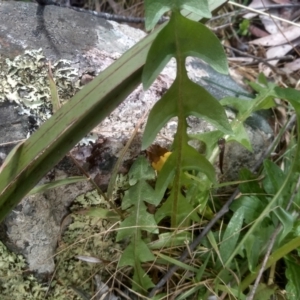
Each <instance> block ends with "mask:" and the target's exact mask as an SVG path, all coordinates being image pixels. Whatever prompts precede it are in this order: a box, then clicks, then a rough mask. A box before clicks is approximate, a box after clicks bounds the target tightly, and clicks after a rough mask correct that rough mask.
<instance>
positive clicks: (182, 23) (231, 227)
mask: <svg viewBox="0 0 300 300" xmlns="http://www.w3.org/2000/svg"><path fill="white" fill-rule="evenodd" d="M212 3H213V5H212ZM212 3H211V2H210V6H209V5H208V2H207V1H201V2H200V1H196V0H185V1H179V0H178V1H174V0H173V1H172V0H164V1H163V0H148V1H145V9H146V18H147V22H146V28H147V29H148V30H151V29H152V28H153V27H154V26H155V24H156V22H157V21H158V20H159V18H160V17H161V16H162V15H163V14H164V13H166V12H169V11H171V12H172V13H171V17H170V21H169V22H168V23H167V24H165V25H162V26H161V27H160V28H159V29H157V30H155V31H154V32H153V33H152V34H151V35H149V36H148V37H147V38H146V39H144V40H143V41H141V42H140V43H139V44H138V46H136V47H133V48H132V49H131V50H130V51H129V52H127V53H125V54H124V56H122V57H121V58H120V60H118V61H117V62H116V63H114V64H113V65H112V66H111V67H110V68H108V69H107V70H105V71H104V72H103V73H101V74H100V75H99V76H98V77H97V78H96V79H95V80H94V81H93V82H92V83H90V84H89V85H88V86H87V87H85V88H83V89H82V90H81V91H80V92H79V93H77V94H76V95H75V97H73V98H72V99H71V100H70V101H69V102H68V103H66V104H65V105H64V106H63V107H62V108H61V109H59V110H58V111H57V113H56V114H54V116H53V117H52V118H51V119H50V120H48V121H47V122H45V123H44V124H43V125H42V126H41V128H40V129H39V130H38V131H37V132H36V133H35V134H33V135H32V136H31V137H30V138H29V139H28V140H27V141H26V142H24V143H23V144H21V145H19V146H18V147H17V148H16V149H15V151H14V153H13V155H12V156H11V157H10V158H9V160H8V161H7V162H6V163H5V168H4V169H3V171H2V173H1V175H0V208H1V214H0V216H1V218H2V220H3V218H4V217H5V216H6V214H7V213H8V212H9V211H10V210H11V209H12V208H13V207H14V206H15V205H16V204H17V203H18V202H19V201H20V200H21V199H22V197H23V196H24V195H25V194H26V193H28V192H29V191H30V190H31V189H32V188H33V187H34V185H35V184H36V182H37V181H38V180H39V179H40V178H41V177H42V176H43V175H44V174H45V173H46V172H47V171H48V170H49V168H50V167H52V165H53V162H56V161H58V160H59V159H60V158H61V156H62V155H63V154H64V153H66V152H67V151H68V150H70V148H71V147H72V146H73V145H74V143H76V142H77V141H79V139H80V138H81V137H82V136H83V135H84V134H85V133H87V132H88V131H89V130H90V129H91V128H92V127H93V126H94V125H95V124H96V123H97V122H99V121H101V120H102V119H103V118H104V117H105V116H106V115H107V114H108V113H109V112H110V111H111V109H112V108H113V107H114V105H115V104H116V103H119V102H120V101H122V99H124V97H125V96H126V95H128V94H129V93H130V91H131V90H132V89H133V88H134V87H135V86H136V85H137V84H138V83H139V82H140V78H142V83H143V86H144V88H149V86H150V85H151V84H152V83H153V81H154V80H155V78H156V77H157V76H158V74H159V73H160V71H161V70H162V69H163V68H164V66H165V65H166V64H167V63H168V61H169V60H170V58H171V57H174V58H175V59H176V61H177V76H176V79H175V81H174V82H173V84H172V86H171V87H170V89H169V90H168V91H167V92H166V94H165V95H164V96H163V97H162V98H161V99H160V100H159V101H158V102H157V103H156V104H155V106H154V107H153V109H152V111H151V113H150V115H149V118H148V122H147V125H146V129H145V132H144V136H143V141H142V147H143V149H146V148H148V147H149V146H150V145H151V144H152V143H153V141H154V139H155V137H156V134H157V133H158V132H159V131H160V129H161V128H162V126H164V125H165V123H166V122H167V121H168V120H169V119H170V118H172V117H177V120H178V126H177V132H176V134H175V137H174V141H173V144H172V149H171V152H172V153H171V155H170V156H169V157H168V159H167V160H166V161H165V163H164V164H163V166H162V169H161V170H160V171H159V172H158V175H157V178H156V180H155V184H154V186H152V185H151V184H152V183H153V179H154V178H155V173H154V170H153V169H152V168H151V166H150V163H149V162H148V161H147V160H146V159H145V158H143V157H140V158H138V159H137V160H136V161H135V163H134V164H133V166H132V168H131V170H130V172H129V174H128V176H129V186H130V187H129V188H128V190H127V191H126V193H125V196H124V197H123V199H122V204H121V208H122V210H123V215H124V216H125V219H124V220H120V221H121V222H120V226H119V228H118V232H117V235H116V239H117V241H118V242H121V241H124V245H125V246H124V248H123V253H122V254H120V258H119V262H118V266H117V267H118V268H119V271H118V270H117V271H115V272H116V274H115V277H116V278H117V277H118V272H121V270H122V272H124V273H123V274H126V275H127V276H128V277H129V278H130V280H131V281H132V284H131V286H132V289H133V290H134V291H136V292H138V293H139V294H140V295H141V297H143V295H144V297H146V296H147V295H149V294H148V293H149V291H150V289H151V288H153V287H154V290H152V292H151V293H150V296H149V297H155V298H154V299H165V296H166V294H168V295H171V294H172V296H174V298H176V299H178V300H180V299H208V298H209V296H211V295H216V296H218V297H221V295H222V299H242V300H243V299H246V298H247V297H249V298H247V299H260V300H264V299H266V300H267V299H269V298H270V296H271V295H274V296H276V297H277V298H278V299H298V298H299V296H300V290H299V284H298V278H299V277H298V276H299V275H300V266H299V257H298V256H299V246H300V235H299V232H300V231H299V220H298V219H297V217H298V215H299V213H298V210H299V205H300V197H299V191H298V188H299V171H300V163H299V161H300V157H299V156H300V141H299V139H297V138H296V137H294V138H293V139H292V141H291V143H290V145H289V148H288V150H287V151H286V153H285V154H284V155H283V156H282V157H281V158H280V162H281V167H279V166H278V165H277V164H276V163H275V162H272V161H271V160H269V159H268V158H267V156H266V159H265V160H264V162H263V164H262V166H261V167H260V168H257V170H255V171H256V172H255V173H254V170H241V172H240V180H241V183H240V185H239V190H238V191H237V192H236V193H235V194H233V196H232V197H231V198H230V199H229V200H227V199H226V200H227V203H226V204H225V205H224V206H223V204H224V203H223V199H222V198H220V197H211V196H210V195H211V192H212V191H213V190H214V189H215V188H216V187H217V183H216V174H215V170H214V167H213V162H214V161H215V159H216V156H217V154H218V140H219V139H220V138H224V139H225V140H226V141H228V142H229V141H236V142H238V143H240V144H241V145H243V146H244V147H245V148H247V149H248V150H251V144H250V142H249V138H248V136H247V133H246V130H245V128H244V122H245V120H246V119H247V118H248V117H249V116H250V115H251V114H252V113H253V112H255V111H258V110H263V109H269V108H272V107H274V106H275V101H274V99H275V98H279V99H282V100H285V101H287V102H288V103H289V105H290V107H291V109H292V110H293V111H294V113H295V115H296V117H297V124H298V125H297V132H299V131H300V92H299V91H297V90H294V89H290V88H281V87H278V86H276V85H275V84H273V83H269V82H267V80H266V78H265V77H264V76H262V75H260V76H259V78H258V79H257V82H255V83H254V82H253V83H251V84H250V85H251V87H252V88H253V89H254V90H255V92H256V95H255V98H254V99H251V100H249V101H243V102H241V101H240V100H239V99H238V98H232V97H230V98H225V99H223V100H222V101H221V102H218V101H217V100H216V99H215V98H214V97H212V96H211V95H210V94H209V93H208V92H207V91H206V90H205V89H204V88H202V87H200V86H199V85H197V84H195V83H194V82H192V81H191V80H190V79H189V77H188V76H187V70H186V68H185V59H186V57H187V56H194V57H199V58H201V59H202V60H204V61H206V62H207V63H209V64H210V65H211V66H212V67H213V68H214V69H215V70H217V71H219V72H222V73H226V72H227V61H226V56H225V53H224V51H223V49H222V46H221V44H220V42H219V41H218V39H217V38H216V37H215V36H214V34H213V33H212V32H211V31H210V30H208V29H207V28H206V27H205V26H204V25H202V24H201V23H198V22H196V21H195V20H198V18H200V17H195V15H196V14H197V15H199V16H201V17H205V18H209V17H210V10H211V9H212V7H213V6H214V5H215V4H216V1H212ZM182 10H183V13H182ZM188 11H193V14H190V13H189V12H188ZM193 19H194V20H193ZM140 49H142V50H140ZM146 55H147V58H146ZM145 59H146V60H145ZM144 63H145V66H144V67H143V65H144ZM108 80H110V81H109V82H110V84H109V85H108V84H107V82H108ZM111 82H113V84H111ZM112 99H113V101H112ZM83 101H84V102H85V111H84V112H83V111H82V107H80V109H78V108H77V105H78V104H80V103H81V102H83ZM112 102H113V105H112ZM225 106H226V107H231V108H233V109H234V110H235V111H236V112H237V114H236V118H235V119H234V121H232V122H231V123H229V121H228V120H227V117H226V114H225V109H224V107H225ZM104 108H105V109H104ZM95 111H96V112H97V114H96V113H95ZM62 115H64V118H61V116H62ZM190 115H193V116H196V117H199V118H202V119H204V120H206V121H208V122H210V123H211V124H213V125H214V127H215V128H216V130H215V131H213V132H211V133H209V134H208V133H206V134H197V135H193V136H189V135H188V133H187V122H186V118H187V117H188V116H190ZM69 124H72V126H69V127H67V126H66V125H69ZM65 128H67V130H65ZM62 129H64V130H62ZM45 133H47V134H48V136H47V141H45V140H43V139H42V136H43V134H45ZM283 133H284V129H283V130H282V132H281V133H280V134H281V135H282V134H283ZM191 139H197V140H200V141H201V142H203V143H205V144H206V152H205V153H203V154H200V153H198V152H197V151H196V150H195V149H194V148H193V147H191V146H190V144H189V141H190V140H191ZM279 139H280V135H279ZM279 139H277V140H276V141H278V140H279ZM71 140H72V141H74V142H73V143H71V142H70V141H71ZM275 146H276V144H275V143H274V147H275ZM57 148H59V149H60V150H61V154H58V153H57V151H55V150H56V149H57ZM33 158H36V159H33ZM234 199H235V201H234V202H233V200H234ZM232 202H233V203H232ZM231 203H232V205H231V206H230V210H229V211H227V209H226V208H228V206H229V205H230V204H231ZM222 206H223V208H224V209H223V210H222V209H221V207H222ZM153 207H154V208H153ZM150 208H151V209H150ZM101 213H102V215H105V216H108V210H107V209H106V208H102V210H101ZM94 215H97V214H96V213H95V212H94ZM98 216H99V215H98ZM113 218H115V219H116V218H118V216H117V215H113ZM76 222H77V223H75V225H73V227H74V228H75V227H76V224H79V223H80V221H79V220H76ZM199 228H200V231H201V232H202V233H203V232H205V233H206V234H204V233H203V236H200V238H199V237H197V238H196V239H195V236H197V231H199ZM71 229H72V227H71ZM194 239H195V240H196V241H197V242H196V243H194V244H193V243H192V244H191V243H190V242H191V241H192V240H194ZM183 249H187V250H186V251H187V253H188V254H189V255H184V256H183V258H182V257H181V259H178V257H180V253H181V252H182V251H183ZM279 262H280V263H284V267H282V266H281V267H280V266H279V268H280V269H279V271H278V272H279V273H281V274H280V275H281V281H280V280H277V279H276V277H275V279H274V274H275V273H276V272H277V269H276V267H277V265H280V264H279ZM169 265H175V266H176V270H177V272H176V274H175V273H174V272H172V273H169V275H168V276H170V277H171V280H169V282H168V286H167V287H166V286H164V283H165V281H167V279H169V278H170V277H168V278H166V277H164V276H165V274H166V270H167V269H168V266H169ZM117 267H116V268H117ZM267 269H268V272H266V273H265V277H264V278H262V277H261V274H260V273H261V272H263V271H264V270H267ZM174 271H175V268H174ZM283 272H285V276H284V275H283ZM85 276H86V275H85ZM161 277H164V278H165V279H166V280H165V281H162V282H161V284H160V286H159V287H160V288H162V289H161V290H159V291H158V292H157V294H156V295H155V296H154V294H155V292H156V290H158V288H157V287H158V286H157V281H159V279H160V278H161ZM285 277H286V278H285ZM256 280H257V282H255V281H256ZM128 282H129V280H128ZM253 293H255V296H254V295H253V296H251V294H253ZM251 297H252V298H251ZM253 297H254V298H253Z"/></svg>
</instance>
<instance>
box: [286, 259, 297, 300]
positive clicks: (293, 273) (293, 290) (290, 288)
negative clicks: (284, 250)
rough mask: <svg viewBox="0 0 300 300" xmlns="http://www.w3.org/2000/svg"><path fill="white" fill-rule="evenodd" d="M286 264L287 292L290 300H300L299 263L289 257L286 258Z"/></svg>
mask: <svg viewBox="0 0 300 300" xmlns="http://www.w3.org/2000/svg"><path fill="white" fill-rule="evenodd" d="M284 261H285V264H286V270H285V276H286V278H287V284H286V287H285V289H286V292H287V294H288V295H289V298H288V299H289V300H298V299H299V295H300V284H299V278H300V265H299V262H298V261H297V260H296V259H294V258H293V257H292V255H288V256H286V257H285V258H284Z"/></svg>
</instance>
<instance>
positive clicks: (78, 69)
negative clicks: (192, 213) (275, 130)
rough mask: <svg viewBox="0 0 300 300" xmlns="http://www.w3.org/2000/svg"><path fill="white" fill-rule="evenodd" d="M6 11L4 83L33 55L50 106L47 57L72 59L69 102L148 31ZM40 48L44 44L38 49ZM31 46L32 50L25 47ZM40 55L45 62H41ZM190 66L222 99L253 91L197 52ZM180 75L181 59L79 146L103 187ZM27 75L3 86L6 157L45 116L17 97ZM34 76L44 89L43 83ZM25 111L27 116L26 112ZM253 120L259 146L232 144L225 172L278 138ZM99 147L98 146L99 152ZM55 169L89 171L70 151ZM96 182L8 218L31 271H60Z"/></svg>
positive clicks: (27, 10) (35, 200) (199, 125)
mask: <svg viewBox="0 0 300 300" xmlns="http://www.w3.org/2000/svg"><path fill="white" fill-rule="evenodd" d="M0 15H1V23H0V55H1V57H0V66H1V70H0V71H1V73H0V76H1V81H2V84H4V82H5V79H7V78H8V77H7V74H8V73H7V72H9V70H10V68H11V67H12V65H13V64H14V63H16V57H17V56H20V57H19V58H18V59H25V60H26V59H29V58H30V59H32V64H33V67H32V68H35V67H41V68H42V70H40V71H39V72H38V74H39V76H38V77H39V78H40V80H43V82H44V89H43V92H42V93H43V94H42V96H41V94H39V93H38V92H37V94H35V97H36V95H40V97H41V99H43V101H45V103H46V104H45V105H44V106H43V107H49V105H47V103H48V104H49V97H50V96H49V90H48V88H47V87H48V86H47V83H46V82H47V79H46V76H47V73H46V70H47V68H46V66H45V62H46V60H47V61H51V65H52V66H53V67H54V68H55V70H60V69H59V68H60V65H59V64H60V63H58V62H59V60H61V59H63V60H65V61H63V62H61V64H63V66H65V65H64V64H67V65H68V68H69V73H68V74H67V76H61V77H59V76H58V77H57V79H58V80H62V81H63V82H64V85H63V86H65V87H67V88H66V91H64V90H63V89H61V90H60V92H59V93H60V97H61V99H62V100H64V101H67V99H68V98H69V97H72V96H73V95H74V94H75V93H76V91H77V90H78V89H79V88H80V85H81V84H85V83H86V82H88V81H89V80H91V79H92V78H93V77H94V76H95V75H97V74H99V72H101V71H102V70H104V69H105V68H106V67H107V66H109V65H110V64H111V63H112V62H113V61H114V60H115V59H117V58H118V57H120V55H121V54H122V53H124V52H125V51H126V50H128V49H129V48H130V47H131V46H133V45H134V44H135V43H136V42H137V41H138V40H140V39H142V38H143V37H144V36H145V33H144V32H143V31H141V30H138V29H134V28H131V27H129V26H127V25H121V24H118V23H115V22H109V21H106V20H104V19H101V18H97V17H94V16H90V15H87V14H85V13H80V12H76V11H73V10H71V9H67V8H60V7H56V6H45V7H42V6H38V5H36V4H33V3H25V2H1V1H0ZM38 49H42V50H41V51H38ZM25 50H27V51H28V52H27V53H25ZM26 57H27V58H26ZM28 57H29V58H28ZM7 59H9V61H8V60H7ZM8 62H10V63H8ZM39 62H42V65H39ZM63 66H62V68H63ZM188 69H189V73H190V76H191V77H192V78H193V79H194V80H195V81H196V82H199V83H200V84H203V85H205V86H206V87H207V88H208V90H209V91H210V92H211V93H212V94H213V95H214V96H216V97H217V98H222V97H223V96H225V95H234V96H235V93H236V91H243V92H245V91H244V90H243V89H242V88H241V87H240V86H238V85H237V84H236V83H235V82H234V81H233V80H232V79H231V78H230V77H229V76H224V75H220V74H217V73H215V72H214V71H213V70H212V69H211V68H210V67H209V66H207V65H205V64H204V63H202V62H200V61H199V60H196V59H190V60H189V62H188ZM27 71H28V70H27V69H26V72H27ZM24 72H25V71H24ZM20 76H21V75H20ZM27 77H28V76H27ZM203 77H208V78H210V79H211V80H212V81H215V82H218V83H219V84H222V85H223V86H225V87H228V86H230V87H231V89H232V91H234V92H230V91H227V90H225V89H224V88H223V87H217V86H213V85H208V84H207V83H205V82H203V80H202V79H203ZM20 78H21V77H20ZM174 78H175V65H174V62H173V63H172V62H171V63H170V64H169V65H168V66H167V68H166V69H165V70H164V71H163V72H162V74H161V75H160V76H159V78H158V79H157V80H156V81H155V83H154V84H153V86H152V87H151V88H150V89H149V90H148V91H146V92H145V91H143V90H142V87H141V86H140V87H138V88H137V89H136V90H135V91H134V92H133V93H132V94H131V95H130V96H129V97H128V98H127V99H126V101H124V102H123V103H122V104H121V105H120V106H119V107H118V108H117V109H116V110H115V111H114V112H113V113H112V114H111V115H110V116H109V117H108V118H106V119H105V120H104V121H103V122H102V123H101V124H99V126H98V127H97V128H95V129H94V131H93V133H94V137H95V135H96V140H97V143H96V145H97V146H95V144H94V146H91V145H90V144H88V145H85V146H77V147H75V148H74V149H73V150H72V151H71V153H72V155H73V156H74V157H75V158H76V159H77V160H78V161H79V162H80V163H81V165H82V167H83V168H84V169H85V170H87V171H88V172H89V174H90V175H91V177H96V179H97V178H98V180H99V182H100V185H101V187H102V188H105V187H106V186H107V183H108V180H109V177H110V174H111V171H112V168H113V165H114V163H115V161H116V160H117V159H118V157H119V155H120V151H121V150H122V149H123V147H124V145H125V143H126V142H127V141H128V139H129V138H130V136H131V134H132V132H133V130H134V127H135V125H136V124H137V123H138V122H139V120H141V119H142V118H143V116H144V115H145V113H147V111H148V110H149V109H150V108H151V106H152V105H153V104H154V103H155V101H157V100H158V99H159V98H160V96H161V94H162V93H163V91H164V90H165V89H166V88H168V87H169V86H170V85H171V83H172V81H173V80H174ZM201 78H202V79H201ZM21 81H22V80H21V79H20V82H19V85H17V86H15V87H13V86H11V85H10V86H9V83H7V82H6V83H5V84H8V85H6V88H7V89H6V90H5V89H4V88H3V87H2V88H1V85H0V160H3V159H4V158H5V157H6V156H7V154H8V152H9V151H10V150H11V149H12V147H13V146H14V145H15V144H16V141H19V140H22V139H24V138H26V137H27V136H28V134H30V133H31V132H32V131H34V130H35V127H36V126H38V124H37V123H41V122H43V116H40V112H41V110H40V108H38V109H37V110H35V111H34V112H32V111H31V110H30V109H29V108H28V106H26V105H24V104H23V103H21V102H20V103H18V104H16V102H18V101H22V99H24V97H25V96H28V94H29V92H28V93H27V94H26V95H22V93H21V92H20V91H21V86H22V83H21ZM29 83H30V84H31V85H32V86H33V87H35V88H36V89H39V90H40V86H39V84H40V83H37V82H29ZM29 83H28V84H29ZM18 89H19V90H18ZM7 91H9V92H7ZM16 91H17V94H16V93H15V92H16ZM9 100H10V101H9ZM13 100H14V101H13ZM245 101H246V100H245ZM20 112H22V113H23V115H20V114H19V113H20ZM49 114H50V112H49ZM45 118H46V117H45ZM190 124H191V125H192V127H193V128H192V130H193V131H194V132H200V131H207V130H209V129H211V128H212V127H211V126H210V125H208V124H206V123H204V122H201V121H199V120H198V119H195V118H191V119H190ZM248 124H249V125H248V126H247V128H248V130H249V133H250V137H251V142H252V145H253V150H254V153H253V154H251V153H250V152H249V151H247V150H245V149H243V148H242V147H237V145H236V144H235V145H234V144H232V145H228V147H227V149H230V150H226V151H227V153H228V155H227V157H226V158H225V165H224V171H225V172H228V170H231V172H230V174H229V175H228V178H229V179H233V178H236V175H237V172H238V170H239V169H240V168H241V166H245V167H249V166H251V165H253V162H254V161H255V160H257V159H258V157H259V156H261V154H262V153H263V151H264V149H265V147H266V146H267V145H268V144H269V142H270V139H271V138H272V130H271V128H270V126H269V125H268V122H267V120H266V118H264V117H263V116H261V115H255V116H253V118H252V120H250V122H249V123H248ZM175 128H176V125H175V123H174V121H171V122H169V124H168V125H167V126H166V127H165V128H164V129H163V130H162V132H161V133H160V135H159V137H158V139H157V140H158V142H160V143H162V144H164V145H169V144H170V140H171V139H172V137H173V134H174V130H175ZM140 140H141V133H140V132H139V133H138V134H137V136H136V138H135V139H134V142H133V143H132V145H131V147H130V149H129V151H128V152H127V153H126V155H125V157H124V163H123V166H122V169H121V171H122V172H124V173H126V171H127V170H128V165H129V164H130V162H131V161H132V159H134V158H135V157H136V156H137V155H138V154H139V153H140ZM97 151H98V152H97ZM95 153H98V154H97V156H96V154H95ZM88 157H90V163H87V161H86V160H87V158H88ZM0 162H1V161H0ZM53 174H54V176H55V179H59V178H66V177H68V176H73V175H78V174H81V173H80V171H79V170H78V169H77V168H76V167H75V166H74V164H73V162H72V160H71V159H70V158H69V157H66V158H64V159H63V160H62V161H61V162H60V164H58V166H57V167H56V168H55V169H54V170H53V172H52V175H53ZM50 175H51V174H48V177H47V176H46V177H45V178H44V179H43V180H42V181H41V183H43V182H49V181H51V180H53V178H50V179H49V176H50ZM50 177H51V176H50ZM52 177H53V176H52ZM92 189H93V186H92V185H91V184H90V183H88V182H81V183H77V184H73V185H72V186H64V187H60V188H56V189H53V190H50V191H47V192H45V193H43V194H38V195H34V196H28V197H26V198H25V199H23V201H22V202H21V203H20V204H19V205H18V206H17V207H16V208H15V209H14V211H13V212H12V213H11V214H10V215H9V216H8V217H7V218H6V220H5V222H3V224H2V230H1V232H2V240H3V241H4V242H5V244H6V245H7V246H8V247H9V248H10V249H12V250H13V251H15V252H18V253H21V254H23V255H24V256H25V258H26V261H27V263H28V266H29V269H30V270H33V271H36V272H38V273H39V274H45V273H52V272H53V271H54V261H53V255H54V253H55V250H56V246H57V239H58V237H59V235H60V229H61V222H62V220H63V218H64V217H65V216H66V215H67V214H68V207H69V206H70V204H71V203H72V201H73V200H74V199H75V198H76V197H77V196H78V195H80V194H83V193H85V192H87V191H89V190H92Z"/></svg>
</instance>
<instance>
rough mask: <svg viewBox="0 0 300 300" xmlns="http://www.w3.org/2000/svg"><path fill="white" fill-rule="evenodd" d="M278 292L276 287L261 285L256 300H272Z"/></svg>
mask: <svg viewBox="0 0 300 300" xmlns="http://www.w3.org/2000/svg"><path fill="white" fill-rule="evenodd" d="M275 292H276V286H274V285H273V286H270V285H266V284H264V283H260V284H259V285H258V288H257V291H256V293H255V296H254V298H253V299H254V300H270V299H271V296H274V295H275Z"/></svg>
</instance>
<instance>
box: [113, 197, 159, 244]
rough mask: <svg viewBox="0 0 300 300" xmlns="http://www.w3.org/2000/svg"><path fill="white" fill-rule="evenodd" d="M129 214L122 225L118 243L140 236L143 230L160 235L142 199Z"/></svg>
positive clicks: (137, 201)
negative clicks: (127, 238)
mask: <svg viewBox="0 0 300 300" xmlns="http://www.w3.org/2000/svg"><path fill="white" fill-rule="evenodd" d="M133 200H134V199H133ZM129 213H130V215H129V216H128V217H127V218H126V219H125V220H124V221H123V222H122V223H121V224H120V228H119V230H118V234H117V241H120V240H122V239H124V238H126V237H131V236H139V234H140V231H141V230H146V231H148V232H151V233H158V229H157V224H156V222H155V219H154V216H153V215H151V214H149V213H148V212H147V207H146V206H145V204H144V202H143V201H142V200H141V198H139V199H136V205H135V206H134V207H132V208H131V209H130V210H129Z"/></svg>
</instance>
